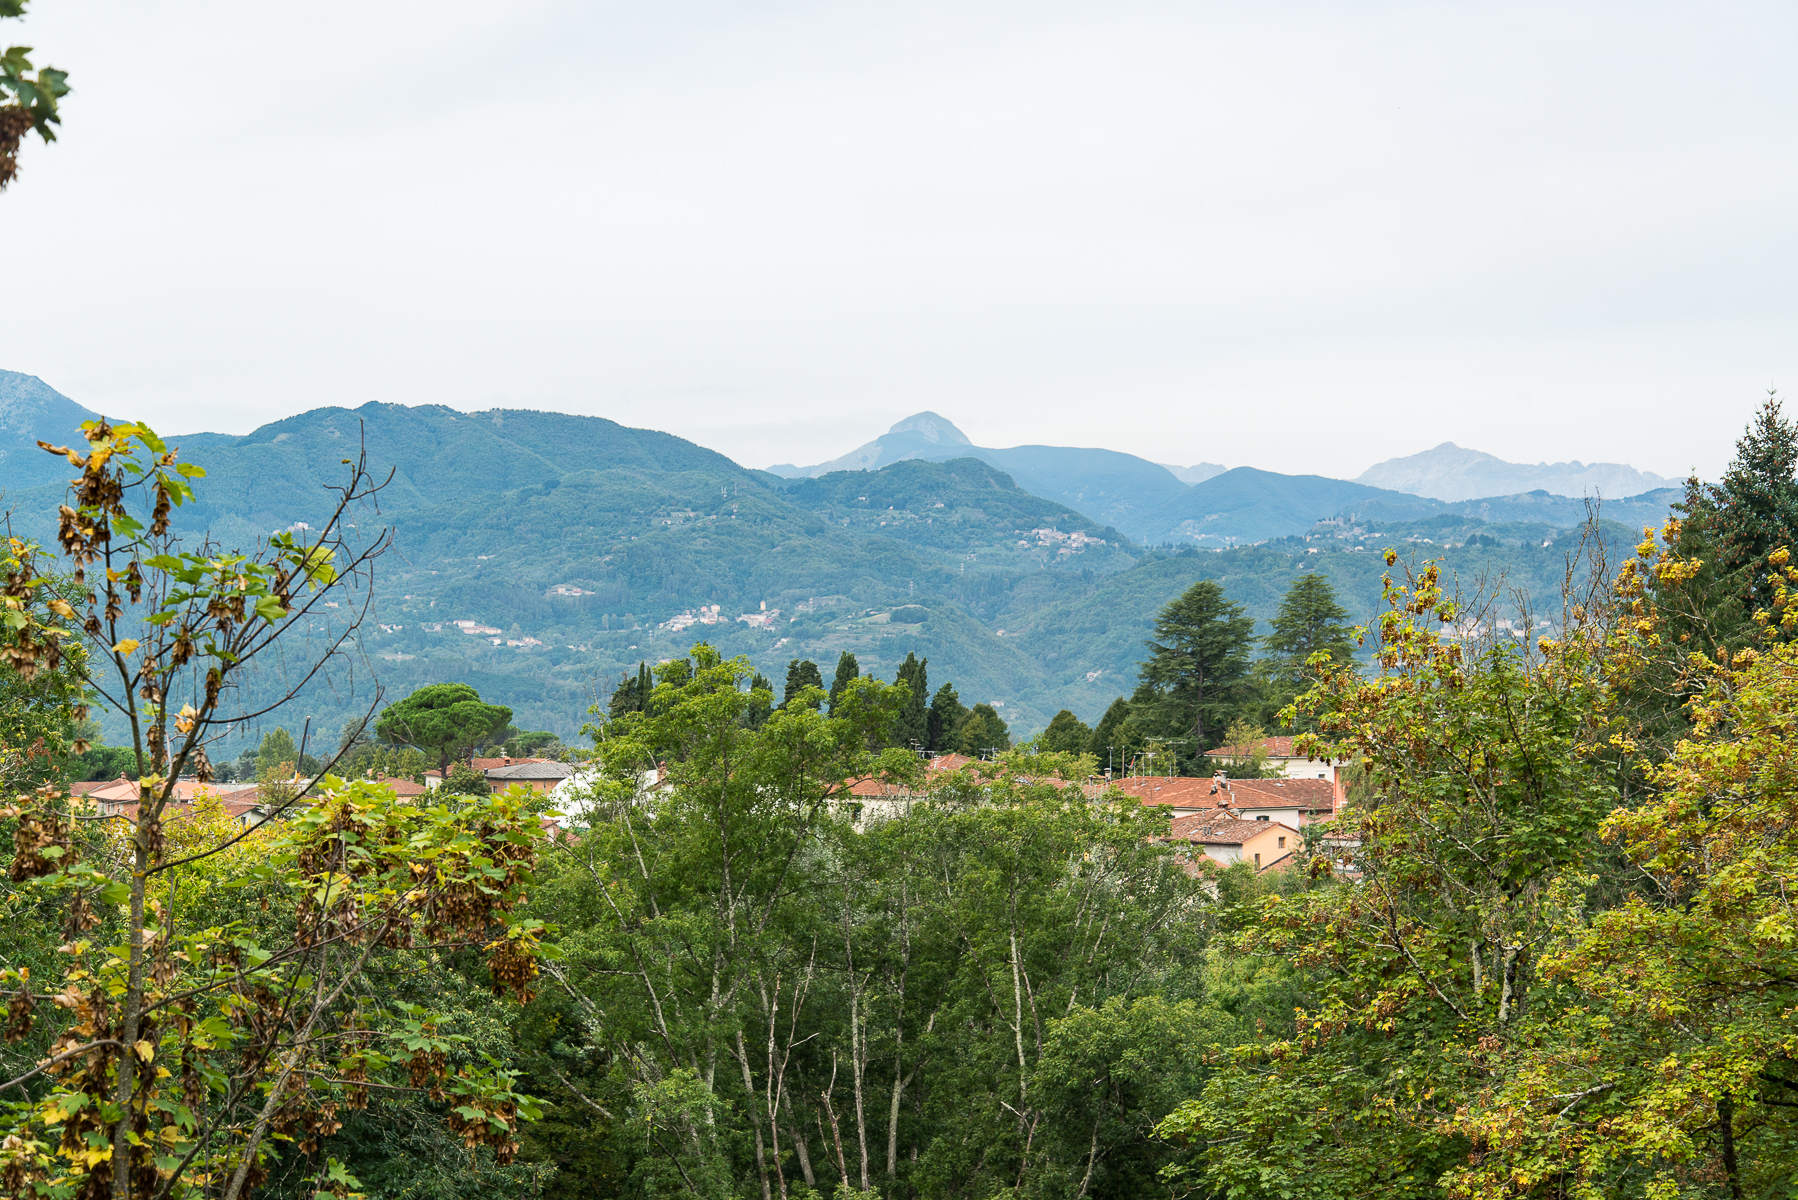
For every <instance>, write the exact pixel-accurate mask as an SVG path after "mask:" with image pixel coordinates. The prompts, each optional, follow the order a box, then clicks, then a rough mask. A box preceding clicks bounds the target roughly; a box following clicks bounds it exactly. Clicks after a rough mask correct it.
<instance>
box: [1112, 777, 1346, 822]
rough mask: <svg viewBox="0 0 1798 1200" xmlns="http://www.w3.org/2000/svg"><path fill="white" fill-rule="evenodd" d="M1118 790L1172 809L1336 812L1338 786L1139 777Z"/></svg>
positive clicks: (1297, 781) (1122, 783)
mask: <svg viewBox="0 0 1798 1200" xmlns="http://www.w3.org/2000/svg"><path fill="white" fill-rule="evenodd" d="M1116 786H1117V787H1118V788H1120V789H1122V790H1123V791H1124V792H1126V793H1128V794H1129V795H1132V796H1135V797H1137V798H1138V799H1140V800H1141V801H1142V802H1143V803H1144V804H1165V805H1168V806H1169V807H1170V808H1236V809H1251V808H1298V809H1304V810H1307V811H1310V812H1325V813H1327V812H1334V811H1335V809H1336V785H1335V784H1333V783H1331V782H1330V781H1329V780H1328V779H1224V780H1219V779H1216V778H1206V777H1204V776H1197V775H1175V776H1171V777H1170V776H1167V775H1138V776H1134V777H1132V778H1129V779H1120V780H1117V781H1116Z"/></svg>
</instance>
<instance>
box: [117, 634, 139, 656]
mask: <svg viewBox="0 0 1798 1200" xmlns="http://www.w3.org/2000/svg"><path fill="white" fill-rule="evenodd" d="M112 649H113V652H114V653H115V654H130V653H132V652H133V651H134V650H136V649H137V639H136V638H121V639H120V641H119V644H118V645H116V646H114V647H113V648H112Z"/></svg>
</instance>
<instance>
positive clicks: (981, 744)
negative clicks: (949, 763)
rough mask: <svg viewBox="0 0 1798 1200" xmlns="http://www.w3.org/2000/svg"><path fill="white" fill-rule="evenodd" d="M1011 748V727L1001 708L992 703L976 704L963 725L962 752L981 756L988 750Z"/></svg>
mask: <svg viewBox="0 0 1798 1200" xmlns="http://www.w3.org/2000/svg"><path fill="white" fill-rule="evenodd" d="M1009 749H1011V729H1010V728H1009V727H1008V726H1007V725H1006V724H1005V720H1004V718H1003V717H1001V716H1000V715H999V710H998V709H996V708H994V707H993V706H992V705H990V704H984V703H982V704H976V705H975V706H974V707H973V708H972V709H970V710H969V712H968V719H967V720H965V721H963V722H962V725H961V752H962V753H963V754H969V755H972V756H973V757H975V758H979V757H980V756H981V755H983V754H985V753H987V752H988V751H997V750H1009Z"/></svg>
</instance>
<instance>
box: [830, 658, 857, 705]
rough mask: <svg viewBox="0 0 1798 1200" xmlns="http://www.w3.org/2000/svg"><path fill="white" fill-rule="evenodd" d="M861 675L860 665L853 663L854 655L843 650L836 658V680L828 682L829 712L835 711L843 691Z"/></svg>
mask: <svg viewBox="0 0 1798 1200" xmlns="http://www.w3.org/2000/svg"><path fill="white" fill-rule="evenodd" d="M861 673H862V668H861V664H860V663H858V662H856V661H855V655H853V654H851V653H849V651H847V650H845V651H843V653H842V654H841V655H840V656H838V658H837V673H836V678H834V679H832V680H831V681H830V708H829V710H828V711H829V712H832V713H835V712H836V711H837V699H838V697H840V696H841V695H842V694H843V689H844V688H846V687H848V686H849V685H850V684H851V683H853V682H854V681H855V680H856V678H857V677H859V676H860V675H861Z"/></svg>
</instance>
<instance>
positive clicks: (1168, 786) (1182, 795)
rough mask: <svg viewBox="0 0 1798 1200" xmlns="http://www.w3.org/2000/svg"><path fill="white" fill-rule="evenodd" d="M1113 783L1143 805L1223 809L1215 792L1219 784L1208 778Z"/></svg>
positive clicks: (1141, 777) (1145, 778) (1136, 777)
mask: <svg viewBox="0 0 1798 1200" xmlns="http://www.w3.org/2000/svg"><path fill="white" fill-rule="evenodd" d="M1112 782H1113V785H1114V786H1115V787H1117V788H1118V789H1120V790H1121V791H1123V792H1125V793H1126V794H1128V795H1131V796H1135V797H1136V798H1137V799H1139V800H1141V801H1142V802H1143V803H1144V804H1166V805H1170V806H1172V807H1175V808H1204V807H1213V808H1222V807H1224V805H1223V804H1222V803H1220V802H1219V798H1218V796H1217V795H1216V794H1215V793H1213V792H1212V788H1213V786H1214V785H1215V782H1216V781H1215V780H1213V779H1212V778H1211V777H1210V776H1208V775H1204V776H1199V775H1171V776H1170V775H1133V776H1131V777H1129V778H1126V779H1117V780H1113V781H1112ZM1225 799H1226V800H1227V797H1226V798H1225Z"/></svg>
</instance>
